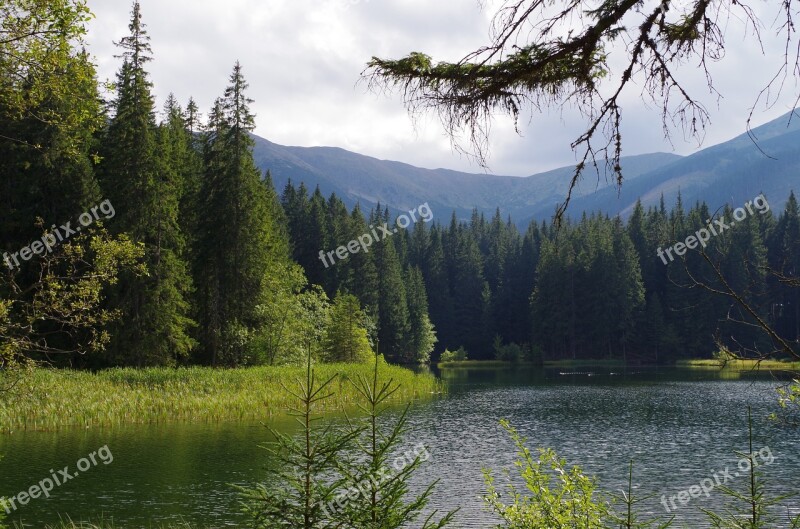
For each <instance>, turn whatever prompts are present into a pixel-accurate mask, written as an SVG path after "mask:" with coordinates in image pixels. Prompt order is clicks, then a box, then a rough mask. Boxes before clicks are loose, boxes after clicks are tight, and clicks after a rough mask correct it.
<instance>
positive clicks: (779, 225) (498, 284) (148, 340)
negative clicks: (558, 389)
mask: <svg viewBox="0 0 800 529" xmlns="http://www.w3.org/2000/svg"><path fill="white" fill-rule="evenodd" d="M51 13H56V14H57V15H58V17H60V18H59V21H60V22H59V23H60V24H62V25H63V28H65V29H64V31H61V32H55V33H48V32H43V33H41V36H38V37H36V39H38V40H34V41H31V40H30V39H29V40H25V39H20V40H19V41H15V42H13V43H10V44H9V43H7V44H4V46H6V47H9V50H6V51H7V53H5V54H4V55H3V57H4V59H3V61H4V63H3V64H2V65H1V66H2V68H3V69H4V71H6V72H12V73H13V72H15V73H16V74H18V75H4V76H3V84H2V85H0V130H2V131H3V136H4V139H3V140H2V141H0V159H2V160H3V164H2V166H0V201H1V202H2V208H1V209H0V215H2V218H0V244H2V248H0V250H2V252H3V255H4V266H3V269H2V279H0V331H3V334H4V335H6V336H12V337H13V336H15V334H16V335H17V336H19V337H20V338H19V339H17V340H16V341H14V340H13V339H12V340H11V341H9V343H8V344H6V345H4V346H3V347H5V348H6V349H4V350H3V351H2V353H3V354H2V355H0V356H4V357H9V355H10V354H14V355H18V356H19V357H23V358H27V359H34V360H43V359H46V360H48V361H50V362H51V363H53V364H55V365H71V366H75V367H88V368H101V367H109V366H162V365H164V366H172V365H188V364H198V365H220V366H240V365H252V364H266V365H275V364H287V363H296V362H298V361H299V360H300V359H302V358H303V357H304V355H305V354H306V353H307V352H309V351H311V352H312V354H313V355H314V356H315V357H317V358H318V359H319V360H323V361H325V360H328V361H358V360H362V359H366V358H367V357H368V355H369V351H370V348H371V347H376V348H377V350H378V351H379V352H380V353H382V354H383V355H384V356H385V357H386V358H387V359H388V360H390V361H392V362H395V363H424V362H428V361H430V360H431V359H434V360H435V359H438V358H439V356H440V354H441V353H442V352H443V351H444V350H445V349H448V350H451V351H452V350H456V349H459V348H463V350H464V351H465V352H466V356H467V357H468V358H470V359H488V358H495V357H497V358H500V359H506V360H512V361H519V360H530V361H537V362H538V361H541V360H554V359H565V358H570V359H607V358H613V359H624V360H626V361H629V362H657V363H666V362H671V361H674V360H677V359H682V358H692V357H708V356H710V355H712V354H713V353H714V352H715V351H716V350H718V349H719V348H720V346H725V347H727V348H729V349H731V350H735V351H737V352H739V353H741V354H743V355H745V356H747V355H749V354H755V352H756V351H759V350H761V349H763V348H766V347H767V345H768V344H765V343H764V341H763V340H764V337H763V336H762V335H761V334H760V332H759V331H757V330H755V329H753V328H751V327H748V326H747V325H743V323H745V324H746V323H747V322H750V321H751V320H752V317H753V316H752V315H751V314H747V313H745V312H744V311H743V310H742V308H741V306H740V305H738V304H737V303H735V302H734V301H732V300H731V299H730V298H729V297H726V296H725V295H713V296H709V295H708V289H717V290H725V289H724V288H722V282H725V283H727V284H728V285H729V286H731V287H732V288H733V289H734V290H735V291H736V292H738V293H739V294H740V295H741V296H742V297H743V298H744V299H745V300H747V301H748V303H749V304H750V305H751V306H752V307H755V308H756V310H757V312H758V315H759V316H760V317H762V318H763V319H764V320H765V321H768V322H769V323H771V324H772V325H773V326H774V327H775V328H776V329H777V330H778V332H780V333H782V334H783V335H784V336H785V337H787V338H789V339H791V340H792V341H795V340H796V339H797V338H798V337H800V305H799V303H798V302H799V301H800V300H798V299H797V289H794V288H792V285H791V284H789V283H787V282H785V281H783V282H782V281H780V280H779V274H780V273H784V274H786V275H787V276H791V275H793V274H794V272H795V271H796V270H797V267H798V265H800V251H799V250H800V207H798V204H797V201H796V200H795V197H794V195H792V196H791V197H790V199H789V200H788V202H787V204H786V205H785V207H784V208H782V209H781V211H777V212H776V211H772V210H769V211H766V212H764V213H761V212H757V213H756V214H754V215H749V216H747V218H745V219H744V220H743V221H741V222H737V223H736V224H735V226H733V227H731V229H729V230H726V231H725V232H724V233H720V234H719V235H718V236H715V237H713V238H711V239H710V240H709V242H708V246H707V248H705V255H700V254H699V253H697V252H694V251H690V252H688V253H687V254H686V255H685V256H683V257H682V258H679V259H676V260H674V261H672V262H669V263H667V264H665V263H664V261H663V260H662V259H661V258H659V256H658V250H659V249H660V248H667V247H670V246H672V245H673V244H675V243H676V241H682V240H684V239H685V238H686V237H688V236H690V235H692V234H694V233H696V232H697V231H698V230H700V229H702V228H704V227H706V226H707V225H708V224H709V222H710V219H725V218H727V219H730V218H731V216H732V211H733V208H737V207H739V206H740V205H738V204H731V205H728V206H722V205H719V204H713V205H709V204H704V203H696V204H691V205H685V204H683V203H682V201H681V199H680V198H679V199H678V201H677V203H675V204H671V205H670V206H669V207H667V206H666V205H665V204H664V203H663V200H662V203H661V204H660V206H658V207H656V208H650V209H647V210H645V209H644V208H643V207H642V206H641V204H639V205H637V207H636V208H635V209H634V210H633V212H632V214H631V215H630V216H629V217H628V218H627V219H622V218H620V217H613V218H612V217H609V216H606V215H603V214H590V213H586V214H579V213H578V212H571V214H572V219H571V220H570V219H565V220H564V221H563V222H562V223H560V224H553V223H548V222H541V223H539V222H532V223H531V224H530V225H529V226H527V227H518V226H516V225H515V224H514V222H513V219H511V218H503V217H502V216H501V213H500V211H499V210H498V212H497V213H496V214H495V215H494V216H493V217H492V218H486V217H485V216H484V215H483V214H480V213H478V212H477V211H476V212H475V213H474V214H473V215H472V217H471V218H470V219H460V218H457V217H456V215H455V214H451V212H448V211H434V212H432V213H433V214H434V219H433V220H431V221H430V222H426V221H423V220H422V219H420V220H419V221H418V222H416V223H415V224H412V225H410V226H408V228H405V229H398V230H397V232H396V233H392V236H386V237H384V238H381V239H378V240H376V241H375V243H374V244H373V245H372V246H371V247H370V248H369V249H368V250H369V251H361V252H357V253H352V254H350V255H348V256H347V258H346V259H341V260H339V261H338V262H336V263H335V264H332V265H327V266H326V264H324V263H323V262H322V260H321V259H320V252H328V251H330V250H335V249H337V248H338V247H341V246H343V245H347V243H348V242H349V241H352V240H357V239H358V238H359V237H360V236H362V235H363V234H366V233H370V232H372V231H373V230H374V229H375V228H376V227H377V226H389V227H394V226H395V220H396V219H394V218H392V217H390V214H389V209H388V208H387V207H386V205H383V206H380V205H379V206H378V207H376V208H374V209H372V210H370V211H362V210H361V208H360V207H358V206H356V207H355V208H354V209H348V207H347V206H345V204H344V202H343V201H342V200H340V199H339V198H337V196H335V195H332V196H329V197H325V196H323V195H322V194H321V192H320V191H319V190H318V189H317V190H315V191H313V192H312V191H311V190H310V189H308V188H306V186H305V185H304V184H303V183H302V182H295V183H292V182H290V183H289V184H288V185H287V186H286V187H285V188H284V189H281V190H276V189H275V188H274V186H273V184H272V178H271V176H270V174H269V172H267V173H266V174H262V173H261V172H260V170H259V169H258V168H257V166H256V164H255V162H254V160H253V155H252V149H253V144H254V142H253V137H252V131H253V130H254V127H255V116H254V115H253V114H252V112H251V110H250V105H251V104H252V102H253V101H252V100H251V99H250V98H249V95H248V84H247V81H246V79H245V74H244V69H243V67H242V66H241V65H240V64H238V63H236V65H235V66H234V68H233V71H232V73H231V75H230V78H229V80H228V84H227V88H225V89H224V91H222V92H221V95H220V97H219V98H218V99H217V100H216V101H215V103H214V105H213V107H212V108H211V109H209V110H208V112H207V113H206V114H205V115H202V114H201V112H200V109H199V108H198V105H197V104H196V103H195V102H194V101H193V100H191V99H190V100H189V101H187V102H186V104H185V105H184V106H182V105H181V104H180V103H179V102H178V101H177V99H176V98H175V97H172V96H171V97H169V98H168V99H167V101H166V102H165V103H164V105H163V107H162V108H160V109H159V108H157V107H156V103H155V99H154V96H153V93H152V88H153V87H152V84H151V81H150V80H149V76H148V72H147V65H148V63H149V62H150V61H151V60H152V59H153V56H152V50H151V47H150V43H149V37H148V35H147V30H146V25H145V24H144V22H143V20H142V14H141V12H140V9H139V6H138V4H134V10H133V13H132V18H131V22H130V26H129V29H130V32H129V34H128V35H127V36H125V37H124V38H122V39H121V40H120V41H119V43H118V46H119V53H120V59H121V61H120V62H121V63H120V66H119V71H118V74H117V78H116V80H115V82H114V84H113V86H107V85H105V84H104V83H100V82H99V81H98V79H97V76H96V72H95V69H94V66H93V64H92V61H91V59H90V56H89V54H88V53H87V51H86V50H85V49H83V48H82V47H81V46H78V45H76V44H75V43H76V42H79V39H80V36H81V35H82V34H83V33H84V32H85V27H84V25H85V21H86V20H87V17H88V16H89V14H88V11H87V10H86V9H85V7H82V6H81V5H80V4H73V3H70V2H65V3H64V4H63V9H62V10H61V11H59V10H54V11H51ZM32 20H33V21H32V22H31V23H32V24H36V19H35V17H34V18H33V19H32ZM33 29H35V28H33ZM30 34H31V35H38V34H37V33H36V32H35V31H33V32H31V33H30ZM43 50H44V51H43ZM42 53H46V54H47V60H44V59H43V57H39V56H37V54H42ZM26 64H38V65H40V66H38V67H37V68H36V69H35V70H28V69H27V67H26V66H25V65H26ZM754 176H757V175H754ZM766 198H767V199H769V197H766ZM100 204H103V205H104V207H103V209H102V211H103V213H105V217H103V218H102V219H101V218H96V220H97V222H95V223H94V224H93V226H92V227H91V228H88V229H86V230H85V231H84V232H82V233H80V234H77V233H76V234H75V235H74V236H73V237H72V238H70V239H69V240H64V241H62V240H60V239H61V238H60V237H59V244H57V245H54V246H55V247H54V248H53V251H52V252H50V251H49V248H48V251H43V250H42V247H41V245H39V250H40V251H39V252H35V250H36V246H35V244H32V242H33V243H35V241H37V240H42V241H45V240H53V239H52V237H53V234H54V232H55V231H57V228H56V226H61V225H62V224H63V223H65V222H67V221H69V220H70V219H72V222H73V226H78V225H79V223H78V222H76V221H75V219H76V218H80V217H79V215H81V214H82V213H84V212H89V211H92V208H94V210H95V211H97V208H98V205H100ZM395 206H396V205H395ZM718 207H719V208H720V209H715V208H718ZM112 211H113V215H112V214H111V212H112ZM426 220H429V219H426ZM81 224H83V223H82V222H81ZM51 226H52V227H51ZM25 248H32V249H33V250H34V251H33V252H31V251H30V250H29V251H28V254H31V253H36V255H33V257H32V258H30V259H23V261H22V262H20V260H19V258H18V257H17V258H16V262H14V259H13V258H10V257H11V256H13V255H17V256H19V255H20V254H21V252H20V250H21V249H25ZM22 255H23V256H24V254H22ZM98 269H100V270H109V269H113V270H114V272H113V273H109V274H107V277H108V278H109V280H108V281H105V282H103V281H95V278H96V277H97V276H96V275H93V274H94V273H95V272H96V271H97V270H98ZM717 272H721V274H719V273H717ZM64 292H67V293H68V294H69V296H67V298H68V299H69V300H71V302H73V303H78V304H80V303H86V304H87V305H93V304H97V305H99V306H100V307H101V308H102V311H101V312H99V313H98V314H99V316H98V317H97V321H95V322H94V323H101V324H102V327H103V329H104V330H103V331H102V332H100V333H97V334H96V333H92V332H90V331H89V329H88V326H85V327H81V326H77V328H76V326H75V325H74V323H75V321H76V320H75V319H74V318H75V317H76V316H75V314H76V312H80V311H75V310H74V305H72V306H70V307H66V306H65V307H59V306H58V305H57V304H55V302H54V301H53V299H56V298H54V297H53V296H56V295H58V294H59V293H60V294H61V295H63V294H64ZM62 297H63V296H62ZM58 299H61V298H58ZM47 303H49V305H48V317H47V318H44V317H41V316H40V314H39V313H40V312H41V311H42V310H43V309H42V307H43V305H44V304H47ZM64 303H66V302H64ZM84 312H85V311H84ZM67 313H68V314H69V317H67V316H65V314H67ZM23 335H24V336H26V337H27V338H25V339H22V338H21V337H22V336H23ZM31 337H32V338H31ZM87 344H88V347H87V346H86V345H87ZM56 353H59V354H56Z"/></svg>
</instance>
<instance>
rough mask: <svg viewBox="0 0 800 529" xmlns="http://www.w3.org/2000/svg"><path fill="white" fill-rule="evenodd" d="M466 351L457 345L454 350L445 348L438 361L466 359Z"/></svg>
mask: <svg viewBox="0 0 800 529" xmlns="http://www.w3.org/2000/svg"><path fill="white" fill-rule="evenodd" d="M467 359H468V358H467V351H466V350H464V347H463V346H462V347H459V348H458V349H456V350H455V351H451V350H449V349H445V350H444V352H443V353H442V356H441V358H440V360H439V361H440V362H463V361H465V360H467Z"/></svg>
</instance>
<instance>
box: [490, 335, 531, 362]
mask: <svg viewBox="0 0 800 529" xmlns="http://www.w3.org/2000/svg"><path fill="white" fill-rule="evenodd" d="M526 356H527V355H526V354H525V353H524V351H523V350H522V347H520V346H519V345H517V344H515V343H510V344H508V345H503V341H502V339H501V338H500V336H495V338H494V357H495V359H496V360H500V361H502V362H511V363H514V364H516V363H518V362H520V361H522V360H523V359H525V358H526Z"/></svg>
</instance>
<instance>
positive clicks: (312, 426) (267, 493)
mask: <svg viewBox="0 0 800 529" xmlns="http://www.w3.org/2000/svg"><path fill="white" fill-rule="evenodd" d="M334 381H335V376H334V377H330V378H327V379H321V380H320V379H318V378H317V375H316V372H315V369H314V368H313V367H312V360H311V354H310V352H309V355H308V357H307V363H306V370H305V377H304V379H303V380H298V381H297V389H296V390H294V391H292V390H289V389H287V390H286V391H287V392H289V393H290V394H291V395H292V396H293V397H294V398H295V402H296V404H294V405H293V406H292V407H290V408H289V409H290V414H291V415H292V416H294V417H295V418H296V419H297V421H298V423H299V424H300V425H301V427H302V432H301V435H299V436H298V437H292V436H289V435H286V434H283V433H281V432H278V431H276V430H273V429H270V433H271V434H272V436H273V437H274V438H275V441H274V443H272V445H270V446H268V447H266V448H267V450H268V451H269V453H270V455H271V457H272V458H274V459H275V460H277V461H278V462H279V465H278V466H277V468H272V469H270V474H271V478H272V480H273V483H268V484H259V485H257V486H256V487H254V488H251V489H247V488H241V489H240V490H241V492H242V498H243V503H244V511H245V513H246V514H248V515H249V516H250V517H251V520H252V521H251V527H254V528H263V529H273V528H276V527H285V528H287V529H300V528H302V529H328V528H333V527H337V525H336V524H335V523H334V522H333V520H331V519H330V518H329V517H328V516H327V513H326V511H325V509H324V507H325V505H326V504H328V503H329V502H331V501H332V500H333V499H334V498H335V497H336V495H337V493H338V492H339V491H340V490H341V488H342V486H343V482H342V481H341V480H336V479H334V480H333V481H332V482H331V481H330V479H329V476H330V475H331V473H334V472H335V471H336V469H337V463H338V461H337V460H338V457H339V456H340V454H342V453H343V452H344V450H345V449H346V448H347V447H348V445H349V444H350V443H351V441H352V440H353V439H354V438H355V437H357V436H358V435H359V433H360V431H359V430H357V429H356V430H351V431H347V432H344V433H342V432H338V431H336V430H335V429H334V428H333V427H332V425H331V424H330V423H325V424H322V425H320V424H319V423H320V421H321V419H322V417H320V415H319V414H320V411H321V404H323V403H324V402H325V401H326V400H328V399H330V397H331V395H332V394H331V389H330V387H331V386H332V385H333V383H334ZM326 478H328V480H326ZM275 482H277V483H275Z"/></svg>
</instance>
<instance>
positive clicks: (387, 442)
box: [330, 357, 455, 529]
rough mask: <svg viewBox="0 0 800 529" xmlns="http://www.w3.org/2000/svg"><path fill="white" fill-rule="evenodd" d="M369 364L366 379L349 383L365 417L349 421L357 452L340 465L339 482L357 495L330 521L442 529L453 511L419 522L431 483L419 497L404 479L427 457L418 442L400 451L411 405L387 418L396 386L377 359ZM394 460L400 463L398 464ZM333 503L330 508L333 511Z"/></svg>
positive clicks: (357, 528)
mask: <svg viewBox="0 0 800 529" xmlns="http://www.w3.org/2000/svg"><path fill="white" fill-rule="evenodd" d="M373 365H374V369H373V372H372V376H371V377H369V376H363V375H362V376H359V377H358V378H356V379H355V380H353V384H354V386H355V388H356V390H357V391H358V393H359V396H360V403H359V408H360V409H361V411H362V412H363V414H364V417H363V418H362V419H359V420H357V421H355V422H351V423H350V425H351V432H352V433H354V434H355V439H356V441H357V448H356V453H355V454H354V455H353V456H351V457H350V458H347V459H344V463H343V464H341V465H340V472H341V473H342V475H343V478H344V480H343V483H342V484H343V485H344V486H345V487H346V489H347V491H358V497H357V498H356V499H354V500H353V499H352V496H349V495H348V500H350V501H347V502H346V503H345V505H344V508H340V509H338V510H335V511H334V514H333V515H332V518H333V519H334V520H337V521H338V524H337V526H342V527H347V528H351V529H401V528H403V527H409V526H414V527H420V529H441V528H443V527H446V526H448V525H450V523H451V522H452V519H453V516H454V515H455V511H451V512H449V513H446V514H445V515H444V516H442V517H441V518H439V519H436V518H437V512H435V511H434V512H432V513H430V514H428V515H427V517H425V518H422V517H423V513H424V511H425V509H426V507H427V506H428V503H429V501H430V498H431V495H432V494H433V490H434V487H435V486H436V483H432V484H430V485H428V486H427V487H426V488H425V489H424V490H423V491H422V493H420V494H419V495H416V496H411V494H410V489H409V481H410V479H411V477H412V475H413V474H414V473H415V472H416V471H417V470H418V469H419V467H420V465H422V464H423V462H424V461H427V459H428V458H429V457H430V454H429V453H428V451H427V448H426V447H425V446H424V445H421V444H417V445H416V446H415V447H414V448H413V453H412V451H411V450H409V449H406V450H405V451H403V448H404V447H406V446H407V443H408V442H409V441H408V433H409V427H408V409H409V407H410V404H407V405H406V407H405V409H404V410H403V412H402V413H400V415H399V416H397V417H396V418H389V417H388V415H389V414H388V413H387V412H389V410H390V409H391V400H392V398H393V396H394V394H395V393H397V392H398V391H399V390H400V384H399V383H397V382H395V381H394V380H393V379H392V378H391V377H387V376H386V375H387V373H386V368H385V365H383V364H382V362H380V361H379V358H377V357H376V359H375V362H374V364H373ZM401 452H403V455H400V454H401ZM398 460H399V461H401V462H402V463H401V464H400V465H398V464H397V462H398ZM390 461H391V466H390ZM337 499H339V498H337ZM338 505H339V504H338V503H337V504H333V503H331V505H330V506H331V507H332V508H334V509H335V508H336V507H337V506H338ZM420 518H422V519H421V520H420Z"/></svg>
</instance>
